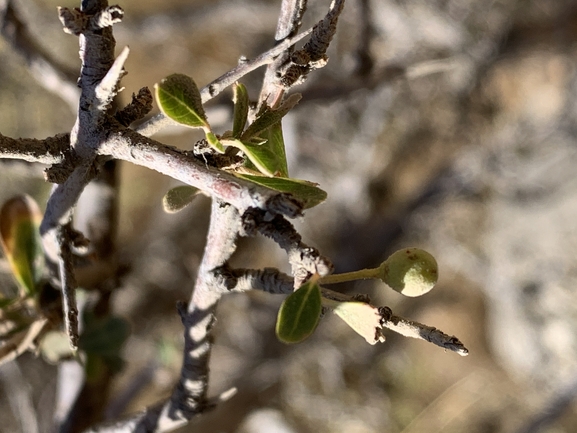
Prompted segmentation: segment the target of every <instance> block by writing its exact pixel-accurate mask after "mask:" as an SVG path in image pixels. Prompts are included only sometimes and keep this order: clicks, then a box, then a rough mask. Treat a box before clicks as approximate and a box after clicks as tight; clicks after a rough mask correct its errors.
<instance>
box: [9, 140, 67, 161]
mask: <svg viewBox="0 0 577 433" xmlns="http://www.w3.org/2000/svg"><path fill="white" fill-rule="evenodd" d="M69 145H70V134H58V135H55V136H54V137H48V138H45V139H43V140H37V139H35V138H10V137H6V136H4V135H2V134H0V158H14V159H20V160H23V161H28V162H39V163H41V164H59V163H62V162H63V161H64V160H65V159H66V157H65V155H66V153H67V152H69V148H70V146H69Z"/></svg>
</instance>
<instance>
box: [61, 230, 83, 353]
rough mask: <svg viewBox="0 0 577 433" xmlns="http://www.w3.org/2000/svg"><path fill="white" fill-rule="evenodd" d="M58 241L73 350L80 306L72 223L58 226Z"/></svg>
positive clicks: (75, 346) (63, 293)
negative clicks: (78, 304)
mask: <svg viewBox="0 0 577 433" xmlns="http://www.w3.org/2000/svg"><path fill="white" fill-rule="evenodd" d="M57 241H58V244H59V247H60V257H59V259H58V268H59V271H60V285H61V289H62V309H63V312H64V327H65V329H66V333H67V334H68V341H69V343H70V347H71V348H72V350H77V349H78V308H77V307H76V288H77V284H76V277H75V275H74V263H73V261H74V257H73V255H72V250H71V244H72V223H71V222H68V223H66V224H64V225H61V226H59V227H58V230H57Z"/></svg>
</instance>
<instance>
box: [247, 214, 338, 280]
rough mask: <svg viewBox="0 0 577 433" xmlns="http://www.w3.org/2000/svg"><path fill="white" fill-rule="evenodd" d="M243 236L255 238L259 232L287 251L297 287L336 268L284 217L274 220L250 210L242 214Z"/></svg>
mask: <svg viewBox="0 0 577 433" xmlns="http://www.w3.org/2000/svg"><path fill="white" fill-rule="evenodd" d="M242 222H243V231H244V232H243V235H245V236H254V235H255V234H256V233H260V234H262V235H263V236H266V237H268V238H271V239H272V240H273V241H275V242H276V243H277V244H278V245H279V246H280V247H281V248H282V249H283V250H285V251H286V252H287V255H288V260H289V263H290V265H291V267H292V273H293V276H294V287H295V288H297V287H300V285H301V284H302V283H303V282H304V281H306V280H307V279H308V278H309V277H310V276H311V275H313V274H319V275H320V276H325V275H329V274H330V273H331V272H332V271H333V265H332V263H331V262H330V260H329V259H327V258H326V257H324V256H322V255H321V254H320V253H319V251H318V250H317V249H316V248H312V247H309V246H308V245H306V244H304V243H303V242H302V237H301V235H300V234H299V233H298V232H297V231H296V230H295V228H294V227H293V225H292V224H291V223H290V222H288V221H287V220H286V219H285V218H283V217H282V216H281V215H276V216H274V217H273V218H271V216H270V214H269V215H267V213H266V212H264V211H262V210H259V209H250V210H249V211H247V212H245V214H243V221H242Z"/></svg>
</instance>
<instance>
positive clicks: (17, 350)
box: [0, 318, 48, 366]
mask: <svg viewBox="0 0 577 433" xmlns="http://www.w3.org/2000/svg"><path fill="white" fill-rule="evenodd" d="M47 324H48V319H45V318H44V319H38V320H36V321H35V322H32V324H31V325H30V326H29V327H28V328H27V329H24V330H23V331H20V332H18V333H17V334H16V335H14V336H13V337H11V338H10V340H8V341H6V342H4V343H3V345H2V346H0V366H1V365H3V364H6V363H8V362H10V361H12V360H14V359H16V358H18V357H19V356H20V355H22V354H23V353H24V352H26V351H27V350H29V349H32V348H33V347H35V340H36V338H37V337H38V336H39V335H40V333H41V332H42V331H43V330H44V327H45V326H46V325H47Z"/></svg>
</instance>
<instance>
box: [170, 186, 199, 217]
mask: <svg viewBox="0 0 577 433" xmlns="http://www.w3.org/2000/svg"><path fill="white" fill-rule="evenodd" d="M198 192H199V189H198V188H195V187H193V186H189V185H182V186H177V187H176V188H172V189H170V190H168V192H167V193H166V194H165V195H164V197H162V208H163V209H164V211H165V212H166V213H176V212H179V211H181V210H182V209H184V208H185V207H186V206H188V205H189V204H190V203H192V200H194V198H195V197H196V195H197V194H198Z"/></svg>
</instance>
